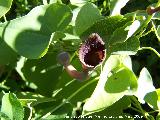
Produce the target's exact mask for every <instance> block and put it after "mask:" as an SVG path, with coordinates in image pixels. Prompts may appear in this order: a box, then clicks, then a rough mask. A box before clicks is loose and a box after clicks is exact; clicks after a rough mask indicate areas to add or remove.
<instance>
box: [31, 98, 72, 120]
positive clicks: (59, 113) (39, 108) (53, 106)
mask: <svg viewBox="0 0 160 120" xmlns="http://www.w3.org/2000/svg"><path fill="white" fill-rule="evenodd" d="M62 102H63V101H62V100H60V99H57V100H54V101H48V102H47V101H44V102H41V103H39V104H37V105H34V108H35V111H36V113H37V114H39V115H40V116H41V117H42V116H44V115H45V114H47V113H50V111H53V112H52V113H51V115H50V116H47V117H43V119H44V118H45V119H51V118H52V119H53V118H55V119H64V118H65V117H66V116H71V113H72V110H73V107H72V105H71V104H70V103H65V104H63V106H61V107H59V108H58V109H57V106H58V105H59V104H61V103H62Z"/></svg>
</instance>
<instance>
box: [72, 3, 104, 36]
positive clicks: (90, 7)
mask: <svg viewBox="0 0 160 120" xmlns="http://www.w3.org/2000/svg"><path fill="white" fill-rule="evenodd" d="M102 18H103V17H102V16H101V15H100V12H99V10H98V9H97V8H96V6H95V5H94V4H92V3H87V4H85V5H84V6H83V7H82V8H81V10H80V11H79V13H78V16H77V18H76V23H75V30H76V33H77V35H81V34H82V33H83V32H84V31H86V30H87V29H88V28H89V27H91V26H92V25H93V24H94V23H95V22H96V21H98V20H100V19H102Z"/></svg>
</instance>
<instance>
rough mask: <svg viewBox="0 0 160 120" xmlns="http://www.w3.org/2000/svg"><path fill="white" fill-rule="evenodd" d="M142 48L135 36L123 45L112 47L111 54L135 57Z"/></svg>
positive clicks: (118, 44)
mask: <svg viewBox="0 0 160 120" xmlns="http://www.w3.org/2000/svg"><path fill="white" fill-rule="evenodd" d="M139 47H140V41H139V39H138V38H137V37H135V36H133V37H130V38H128V40H127V41H125V42H123V43H117V44H115V45H112V46H110V48H109V52H110V53H112V54H123V55H135V54H136V53H137V51H138V49H139Z"/></svg>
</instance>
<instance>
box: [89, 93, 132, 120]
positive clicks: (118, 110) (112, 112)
mask: <svg viewBox="0 0 160 120" xmlns="http://www.w3.org/2000/svg"><path fill="white" fill-rule="evenodd" d="M130 105H131V100H130V97H129V96H124V97H122V98H121V99H120V100H119V101H117V102H115V104H113V105H111V106H110V107H108V108H105V109H104V110H102V111H98V112H95V113H93V114H91V115H88V116H87V117H91V118H93V119H94V120H99V119H101V120H105V119H121V120H126V119H127V117H129V116H128V115H126V114H125V113H124V112H123V110H124V109H126V108H128V107H129V106H130ZM127 120H130V119H127Z"/></svg>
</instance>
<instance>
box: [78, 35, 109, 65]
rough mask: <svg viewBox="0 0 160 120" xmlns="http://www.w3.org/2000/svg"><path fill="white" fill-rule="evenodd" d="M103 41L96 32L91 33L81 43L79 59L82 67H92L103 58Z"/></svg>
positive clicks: (104, 51) (104, 52)
mask: <svg viewBox="0 0 160 120" xmlns="http://www.w3.org/2000/svg"><path fill="white" fill-rule="evenodd" d="M105 54H106V50H105V43H104V42H103V41H102V38H101V37H100V36H99V35H98V34H97V33H92V34H91V35H90V36H89V37H88V39H87V40H86V41H85V42H84V43H83V44H82V45H81V47H80V50H79V59H80V61H81V62H82V64H83V67H87V68H94V67H96V66H97V65H99V64H100V63H101V62H102V61H103V60H104V59H105Z"/></svg>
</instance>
